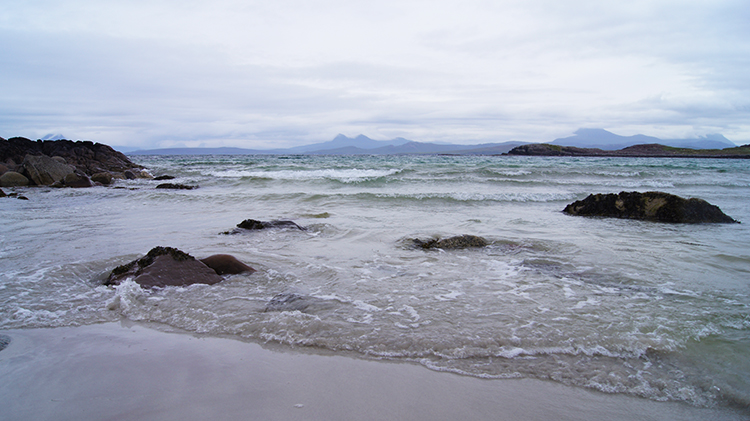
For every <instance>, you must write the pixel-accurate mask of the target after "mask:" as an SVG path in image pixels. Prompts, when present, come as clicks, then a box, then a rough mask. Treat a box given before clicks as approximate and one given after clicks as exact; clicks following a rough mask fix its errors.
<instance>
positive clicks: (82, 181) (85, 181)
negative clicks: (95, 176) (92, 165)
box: [63, 171, 93, 187]
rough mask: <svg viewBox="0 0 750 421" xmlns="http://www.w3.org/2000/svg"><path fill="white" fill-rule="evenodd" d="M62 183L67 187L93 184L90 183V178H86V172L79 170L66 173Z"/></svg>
mask: <svg viewBox="0 0 750 421" xmlns="http://www.w3.org/2000/svg"><path fill="white" fill-rule="evenodd" d="M63 183H64V184H65V185H66V186H67V187H91V186H93V184H92V183H91V179H90V178H88V177H87V176H86V174H83V173H81V172H80V171H74V172H72V173H70V174H68V175H66V176H65V179H64V180H63Z"/></svg>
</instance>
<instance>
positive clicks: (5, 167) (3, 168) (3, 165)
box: [0, 164, 10, 175]
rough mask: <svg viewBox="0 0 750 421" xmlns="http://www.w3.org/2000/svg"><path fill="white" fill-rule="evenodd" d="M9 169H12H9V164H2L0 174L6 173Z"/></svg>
mask: <svg viewBox="0 0 750 421" xmlns="http://www.w3.org/2000/svg"><path fill="white" fill-rule="evenodd" d="M8 171H10V170H9V169H8V166H7V165H5V164H0V175H3V174H5V173H6V172H8Z"/></svg>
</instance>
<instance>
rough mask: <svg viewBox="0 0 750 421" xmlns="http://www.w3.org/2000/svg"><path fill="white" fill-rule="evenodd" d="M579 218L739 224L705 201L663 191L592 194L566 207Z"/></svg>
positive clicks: (568, 212) (568, 211)
mask: <svg viewBox="0 0 750 421" xmlns="http://www.w3.org/2000/svg"><path fill="white" fill-rule="evenodd" d="M563 212H564V213H567V214H569V215H576V216H601V217H610V218H623V219H639V220H646V221H657V222H673V223H702V222H713V223H731V222H738V221H735V220H734V219H732V218H731V217H729V216H727V215H726V214H724V212H722V211H721V209H719V207H718V206H715V205H712V204H710V203H708V202H706V201H705V200H702V199H695V198H691V199H684V198H682V197H679V196H675V195H673V194H669V193H663V192H646V193H639V192H620V193H619V194H614V193H609V194H591V195H589V196H588V197H587V198H585V199H583V200H578V201H576V202H573V203H571V204H569V205H568V206H566V207H565V209H564V210H563Z"/></svg>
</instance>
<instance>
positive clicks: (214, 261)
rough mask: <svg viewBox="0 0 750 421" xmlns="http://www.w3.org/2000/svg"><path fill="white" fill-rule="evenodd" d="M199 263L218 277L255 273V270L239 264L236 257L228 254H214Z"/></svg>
mask: <svg viewBox="0 0 750 421" xmlns="http://www.w3.org/2000/svg"><path fill="white" fill-rule="evenodd" d="M201 262H203V264H205V265H206V266H208V267H210V268H211V269H213V270H214V271H215V272H216V274H218V275H226V274H229V275H236V274H238V273H244V272H250V273H253V272H255V269H253V268H251V267H250V266H248V265H246V264H244V263H242V262H240V261H239V260H237V258H236V257H234V256H232V255H230V254H214V255H213V256H208V257H206V258H205V259H201Z"/></svg>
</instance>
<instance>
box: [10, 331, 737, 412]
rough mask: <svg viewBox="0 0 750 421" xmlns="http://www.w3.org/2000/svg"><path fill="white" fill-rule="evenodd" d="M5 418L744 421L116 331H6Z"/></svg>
mask: <svg viewBox="0 0 750 421" xmlns="http://www.w3.org/2000/svg"><path fill="white" fill-rule="evenodd" d="M0 334H2V335H7V336H9V337H10V338H11V343H10V344H9V345H8V346H7V348H5V349H4V350H2V351H0V419H3V420H30V419H34V420H56V421H60V420H83V419H86V420H145V419H148V420H183V421H184V420H206V419H212V420H382V419H397V420H456V419H466V420H553V419H554V420H592V421H593V420H597V421H599V420H603V419H607V420H636V419H637V420H709V419H710V420H736V419H743V417H742V416H741V415H740V414H738V413H735V412H733V411H731V410H725V409H704V408H695V407H691V406H688V405H685V404H681V403H673V402H666V403H665V402H654V401H649V400H646V399H640V398H636V397H629V396H623V395H612V394H605V393H599V392H595V391H591V390H586V389H581V388H573V387H567V386H564V385H561V384H557V383H554V382H546V381H539V380H527V379H514V380H482V379H477V378H473V377H466V376H460V375H455V374H451V373H439V372H435V371H431V370H428V369H427V368H424V367H422V366H419V365H414V364H404V363H389V362H379V361H368V360H362V359H358V358H351V357H347V356H341V355H335V356H334V355H321V354H314V353H311V352H309V351H306V352H298V351H295V350H291V351H290V350H280V349H276V348H275V347H273V349H270V348H271V347H264V346H261V345H258V344H254V343H245V342H241V341H237V340H232V339H222V338H204V337H197V336H194V335H188V334H180V333H165V332H160V331H157V330H154V329H150V328H147V327H144V326H141V325H125V324H119V323H108V324H100V325H93V326H84V327H72V328H56V329H24V330H6V331H0Z"/></svg>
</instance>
